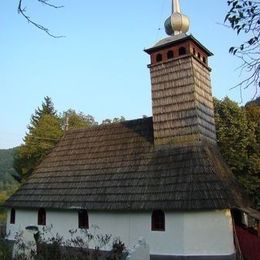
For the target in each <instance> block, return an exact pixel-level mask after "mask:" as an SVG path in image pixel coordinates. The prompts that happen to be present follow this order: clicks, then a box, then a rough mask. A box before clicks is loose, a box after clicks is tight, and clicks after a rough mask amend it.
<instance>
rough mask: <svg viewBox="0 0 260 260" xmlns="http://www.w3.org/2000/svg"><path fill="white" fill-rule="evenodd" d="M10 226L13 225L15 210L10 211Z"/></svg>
mask: <svg viewBox="0 0 260 260" xmlns="http://www.w3.org/2000/svg"><path fill="white" fill-rule="evenodd" d="M10 224H15V209H11V214H10Z"/></svg>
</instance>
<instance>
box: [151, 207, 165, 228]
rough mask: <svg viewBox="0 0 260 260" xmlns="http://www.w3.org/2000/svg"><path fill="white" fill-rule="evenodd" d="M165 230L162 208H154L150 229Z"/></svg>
mask: <svg viewBox="0 0 260 260" xmlns="http://www.w3.org/2000/svg"><path fill="white" fill-rule="evenodd" d="M164 230H165V214H164V212H163V211H162V210H154V211H153V213H152V231H164Z"/></svg>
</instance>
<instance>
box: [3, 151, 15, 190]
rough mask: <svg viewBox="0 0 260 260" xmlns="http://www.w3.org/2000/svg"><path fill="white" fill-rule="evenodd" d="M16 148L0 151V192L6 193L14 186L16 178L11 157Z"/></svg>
mask: <svg viewBox="0 0 260 260" xmlns="http://www.w3.org/2000/svg"><path fill="white" fill-rule="evenodd" d="M15 150H16V148H13V149H0V190H1V191H6V190H8V189H9V188H10V187H12V186H13V185H16V181H15V179H16V178H17V177H18V174H17V172H16V171H15V169H14V168H13V157H14V154H15Z"/></svg>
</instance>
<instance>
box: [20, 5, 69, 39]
mask: <svg viewBox="0 0 260 260" xmlns="http://www.w3.org/2000/svg"><path fill="white" fill-rule="evenodd" d="M37 1H38V2H40V3H42V4H44V5H47V6H49V7H52V8H55V9H58V8H62V7H64V6H62V5H61V6H58V5H53V4H50V3H49V1H48V0H37ZM17 11H18V14H21V15H22V16H23V17H24V18H25V19H26V20H27V22H28V23H30V24H32V25H33V26H35V27H36V28H38V29H40V30H42V31H44V32H45V33H47V34H48V35H49V36H51V37H53V38H63V37H64V36H62V35H55V34H52V33H51V32H50V30H49V29H48V28H47V27H45V26H43V25H41V24H39V23H36V22H34V21H33V20H32V19H31V18H30V16H28V15H27V14H26V8H25V7H23V0H19V3H18V7H17Z"/></svg>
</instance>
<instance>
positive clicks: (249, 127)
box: [214, 97, 260, 204]
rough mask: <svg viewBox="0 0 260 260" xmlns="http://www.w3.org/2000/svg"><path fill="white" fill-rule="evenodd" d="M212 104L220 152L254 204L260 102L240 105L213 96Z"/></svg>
mask: <svg viewBox="0 0 260 260" xmlns="http://www.w3.org/2000/svg"><path fill="white" fill-rule="evenodd" d="M214 106H215V121H216V130H217V140H218V144H219V147H220V150H221V153H222V155H223V157H224V159H225V160H226V162H227V164H228V165H229V167H230V168H231V170H232V171H233V173H234V174H235V176H236V177H237V179H238V180H239V182H240V183H241V185H242V186H243V187H244V188H245V189H246V190H247V191H248V193H249V195H250V196H251V197H252V199H253V200H254V202H255V203H256V204H257V203H259V202H260V178H259V177H260V142H259V141H260V131H259V126H260V125H259V124H260V120H259V119H260V106H256V105H253V106H251V105H250V106H247V107H239V106H238V104H237V103H235V102H233V101H231V100H230V99H229V98H227V97H226V98H225V99H223V100H222V101H220V100H217V99H214ZM255 120H257V121H255Z"/></svg>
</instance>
